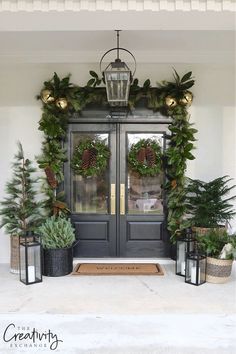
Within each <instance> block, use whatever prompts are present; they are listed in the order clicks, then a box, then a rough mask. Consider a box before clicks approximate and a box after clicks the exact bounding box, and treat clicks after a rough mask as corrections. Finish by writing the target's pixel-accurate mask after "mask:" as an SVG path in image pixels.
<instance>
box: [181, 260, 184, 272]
mask: <svg viewBox="0 0 236 354" xmlns="http://www.w3.org/2000/svg"><path fill="white" fill-rule="evenodd" d="M181 274H182V275H185V262H181Z"/></svg>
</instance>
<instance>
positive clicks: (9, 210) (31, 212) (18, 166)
mask: <svg viewBox="0 0 236 354" xmlns="http://www.w3.org/2000/svg"><path fill="white" fill-rule="evenodd" d="M17 146H18V152H17V154H16V155H15V159H14V162H13V164H12V169H13V176H12V179H11V180H10V181H9V182H7V184H6V194H7V196H6V197H5V199H4V200H3V201H1V202H0V206H1V208H0V215H1V216H2V217H1V224H0V227H5V230H6V232H7V233H8V234H9V235H10V240H11V257H10V269H11V272H12V273H19V236H20V235H23V234H25V233H26V232H27V231H34V230H35V228H36V227H37V226H38V225H39V223H40V221H41V215H40V211H41V209H40V208H41V203H40V202H37V201H36V196H37V192H36V184H37V183H38V178H33V177H32V175H33V174H34V173H35V172H36V169H35V168H34V167H33V166H32V162H31V161H30V160H29V159H26V158H25V155H24V151H23V148H22V144H21V143H20V142H18V143H17Z"/></svg>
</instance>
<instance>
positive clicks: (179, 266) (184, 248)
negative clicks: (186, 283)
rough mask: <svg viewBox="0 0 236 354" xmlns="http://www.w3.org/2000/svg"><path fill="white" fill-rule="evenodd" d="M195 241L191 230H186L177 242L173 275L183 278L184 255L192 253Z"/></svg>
mask: <svg viewBox="0 0 236 354" xmlns="http://www.w3.org/2000/svg"><path fill="white" fill-rule="evenodd" d="M195 242H196V239H195V238H194V236H193V233H192V229H191V228H187V229H185V230H184V231H183V235H182V236H181V237H180V238H179V239H178V240H177V247H176V250H177V253H176V262H175V273H176V274H177V275H180V276H182V277H184V276H185V267H186V254H187V253H189V252H193V250H194V247H195Z"/></svg>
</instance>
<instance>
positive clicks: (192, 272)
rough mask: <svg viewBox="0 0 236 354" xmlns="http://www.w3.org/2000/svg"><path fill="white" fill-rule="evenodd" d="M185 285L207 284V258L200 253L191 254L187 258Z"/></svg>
mask: <svg viewBox="0 0 236 354" xmlns="http://www.w3.org/2000/svg"><path fill="white" fill-rule="evenodd" d="M185 273H186V274H185V283H188V284H193V285H201V284H204V283H205V282H206V256H205V255H203V254H200V253H198V251H197V250H196V251H194V252H190V253H188V254H187V257H186V272H185Z"/></svg>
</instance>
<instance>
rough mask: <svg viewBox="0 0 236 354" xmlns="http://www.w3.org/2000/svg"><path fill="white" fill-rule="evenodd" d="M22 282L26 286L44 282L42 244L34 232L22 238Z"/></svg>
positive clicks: (27, 233)
mask: <svg viewBox="0 0 236 354" xmlns="http://www.w3.org/2000/svg"><path fill="white" fill-rule="evenodd" d="M20 281H21V282H22V283H24V284H25V285H30V284H35V283H40V282H42V248H41V242H40V237H39V236H38V235H34V234H33V233H32V232H26V233H25V235H23V236H20Z"/></svg>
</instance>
